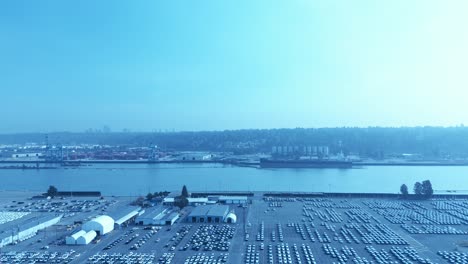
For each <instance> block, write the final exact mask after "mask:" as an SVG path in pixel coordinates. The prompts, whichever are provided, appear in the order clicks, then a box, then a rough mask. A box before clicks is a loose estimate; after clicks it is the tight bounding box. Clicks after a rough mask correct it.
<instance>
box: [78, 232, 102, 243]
mask: <svg viewBox="0 0 468 264" xmlns="http://www.w3.org/2000/svg"><path fill="white" fill-rule="evenodd" d="M96 236H97V234H96V231H94V230H91V231H89V232H87V233H86V234H84V235H82V236H80V237H79V238H78V239H77V240H76V244H77V245H88V244H89V243H91V241H93V239H94V238H95V237H96Z"/></svg>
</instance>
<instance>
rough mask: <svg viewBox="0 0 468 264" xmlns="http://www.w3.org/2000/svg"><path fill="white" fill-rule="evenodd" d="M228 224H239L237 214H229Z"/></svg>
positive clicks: (227, 217)
mask: <svg viewBox="0 0 468 264" xmlns="http://www.w3.org/2000/svg"><path fill="white" fill-rule="evenodd" d="M225 222H226V223H229V224H235V223H236V222H237V216H236V214H234V213H232V212H231V213H229V214H228V215H227V216H226V220H225Z"/></svg>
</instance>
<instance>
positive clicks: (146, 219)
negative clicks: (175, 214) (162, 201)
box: [135, 206, 169, 225]
mask: <svg viewBox="0 0 468 264" xmlns="http://www.w3.org/2000/svg"><path fill="white" fill-rule="evenodd" d="M168 210H169V208H167V207H162V206H157V207H153V208H151V209H147V210H146V211H145V213H144V214H142V215H140V216H137V218H136V220H135V222H136V223H137V224H139V225H155V224H156V223H155V221H156V220H157V219H158V217H159V219H160V218H161V217H162V216H164V214H165V212H167V211H168Z"/></svg>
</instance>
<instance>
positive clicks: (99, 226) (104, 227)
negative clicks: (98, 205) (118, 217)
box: [83, 215, 114, 236]
mask: <svg viewBox="0 0 468 264" xmlns="http://www.w3.org/2000/svg"><path fill="white" fill-rule="evenodd" d="M83 230H84V231H86V232H89V231H91V230H94V231H96V233H97V235H100V236H102V235H105V234H107V233H109V232H111V231H112V230H114V219H112V218H111V217H109V216H107V215H101V216H98V217H96V218H94V219H93V220H91V221H89V222H87V223H85V224H84V225H83Z"/></svg>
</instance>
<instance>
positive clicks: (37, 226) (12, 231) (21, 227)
mask: <svg viewBox="0 0 468 264" xmlns="http://www.w3.org/2000/svg"><path fill="white" fill-rule="evenodd" d="M62 216H63V215H54V214H47V215H42V216H38V217H32V218H29V219H26V220H23V221H22V222H21V223H18V224H16V223H15V222H14V221H13V222H10V223H11V224H12V225H10V226H11V227H10V228H7V229H6V230H3V231H2V233H0V247H3V246H5V245H8V244H11V243H14V242H17V241H24V240H26V239H29V238H31V237H33V236H35V235H36V234H37V231H39V230H42V229H45V228H47V227H49V226H52V225H55V224H56V223H58V222H59V221H60V219H62Z"/></svg>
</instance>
